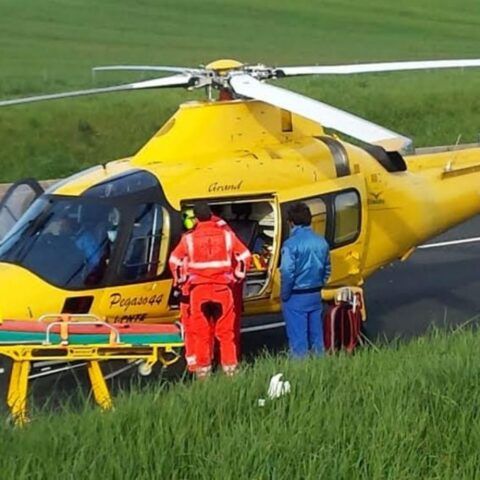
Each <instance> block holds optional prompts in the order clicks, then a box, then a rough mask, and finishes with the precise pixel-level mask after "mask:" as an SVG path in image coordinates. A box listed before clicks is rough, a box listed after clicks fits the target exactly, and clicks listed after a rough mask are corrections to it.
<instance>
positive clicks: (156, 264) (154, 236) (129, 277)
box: [118, 203, 169, 282]
mask: <svg viewBox="0 0 480 480" xmlns="http://www.w3.org/2000/svg"><path fill="white" fill-rule="evenodd" d="M168 224H169V222H168V212H167V211H166V210H165V208H164V207H162V205H160V204H158V203H144V204H141V205H138V206H137V207H136V212H135V217H134V221H133V226H132V230H131V233H130V238H129V240H128V244H127V248H126V250H125V254H124V257H123V260H122V262H121V265H120V271H119V274H118V278H119V280H120V281H122V282H139V281H145V280H151V279H153V278H155V277H157V276H158V275H161V274H162V273H163V270H164V268H165V264H166V261H165V260H166V259H165V258H163V257H164V256H165V255H166V253H165V252H166V249H165V248H161V247H162V245H163V247H165V242H166V240H165V239H166V237H167V236H168V235H167V233H168V232H167V230H168Z"/></svg>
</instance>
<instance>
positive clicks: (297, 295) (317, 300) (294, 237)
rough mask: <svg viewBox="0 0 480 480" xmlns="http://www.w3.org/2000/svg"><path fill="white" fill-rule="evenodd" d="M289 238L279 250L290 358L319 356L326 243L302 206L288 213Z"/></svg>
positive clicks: (327, 262) (327, 263)
mask: <svg viewBox="0 0 480 480" xmlns="http://www.w3.org/2000/svg"><path fill="white" fill-rule="evenodd" d="M288 222H289V224H290V226H291V233H290V237H289V238H288V239H287V240H286V241H285V243H284V244H283V247H282V261H281V265H280V272H281V300H282V311H283V316H284V319H285V325H286V330H287V337H288V343H289V347H290V351H291V353H292V355H293V356H294V357H297V358H301V357H304V356H306V355H307V353H308V352H309V351H312V352H313V353H315V354H322V353H323V324H322V313H323V307H322V299H321V289H322V287H323V286H324V285H325V283H326V282H327V280H328V278H329V277H330V271H331V267H330V249H329V246H328V243H327V241H326V240H325V238H324V237H323V236H321V235H317V234H316V233H314V232H313V230H312V228H311V226H310V225H311V222H312V214H311V212H310V209H309V208H308V206H307V205H306V204H305V203H302V202H299V203H295V204H294V205H293V206H292V207H291V208H290V210H289V212H288Z"/></svg>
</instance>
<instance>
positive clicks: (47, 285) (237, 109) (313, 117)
mask: <svg viewBox="0 0 480 480" xmlns="http://www.w3.org/2000/svg"><path fill="white" fill-rule="evenodd" d="M479 66H480V60H476V59H472V60H440V61H422V62H394V63H373V64H356V65H339V66H312V67H310V66H306V67H267V66H264V65H245V64H242V63H239V62H237V61H234V60H219V61H216V62H213V63H211V64H209V65H207V66H206V67H204V68H183V67H162V66H123V65H117V66H110V67H97V68H96V69H95V71H102V70H133V71H135V70H138V71H158V72H162V74H164V73H172V74H173V75H170V76H166V77H165V76H164V77H160V78H156V79H153V80H147V81H140V82H135V83H130V84H124V85H119V86H113V87H105V88H95V89H90V90H81V91H76V92H69V93H61V94H52V95H42V96H36V97H29V98H23V99H13V100H6V101H0V107H7V106H14V105H18V104H22V103H29V102H36V101H43V100H53V99H61V98H69V97H74V96H81V95H92V94H102V93H111V92H120V91H132V90H140V89H157V88H173V87H184V88H188V89H196V88H205V89H206V90H207V93H208V98H207V99H206V100H205V101H194V102H187V103H184V104H182V105H181V106H180V107H179V109H178V111H177V112H176V113H175V114H174V115H173V117H172V118H170V119H169V120H168V121H167V122H166V123H165V124H164V125H163V126H162V128H161V129H160V130H159V131H158V132H157V133H156V134H155V135H154V136H153V137H152V138H151V139H150V140H149V141H148V142H147V143H146V144H145V145H144V146H143V147H142V148H141V149H140V150H139V151H138V153H136V154H135V155H134V156H132V157H130V158H125V159H121V160H117V161H113V162H110V163H107V164H105V165H101V166H96V167H93V168H90V169H88V170H85V171H82V172H80V173H78V174H76V175H73V176H72V177H70V178H67V179H65V180H63V181H60V182H58V183H56V184H54V185H53V186H52V187H50V188H49V189H48V190H47V191H45V192H44V193H42V194H41V195H39V196H38V198H36V200H35V201H34V202H33V203H32V204H31V205H30V206H29V207H28V209H27V210H26V211H25V212H24V213H23V215H21V216H20V218H19V219H18V221H17V222H16V223H15V225H14V226H13V227H12V228H11V229H10V230H9V231H8V233H7V234H6V235H5V236H4V238H3V240H2V241H1V243H0V316H1V317H3V318H9V319H25V320H31V319H35V318H38V317H39V316H41V315H43V314H46V313H72V314H87V313H91V314H95V315H97V316H99V317H101V318H103V319H106V320H107V321H109V322H146V323H152V322H173V321H175V320H176V319H177V317H178V305H177V304H176V300H175V298H174V296H173V295H172V279H171V275H170V273H169V270H168V265H167V262H168V257H169V253H170V251H171V250H172V248H173V247H174V246H175V245H176V243H177V242H178V240H179V238H180V236H181V234H182V231H183V228H184V227H183V218H182V215H184V214H185V212H188V209H189V207H191V205H192V202H193V201H194V200H197V199H206V200H207V201H208V202H209V203H210V205H211V206H212V208H213V210H214V212H215V213H216V214H217V215H219V216H221V217H222V218H224V219H225V220H226V221H227V222H228V223H229V224H230V226H231V227H232V228H233V229H234V230H235V231H236V232H237V234H238V236H239V237H240V238H241V239H242V241H243V242H244V243H245V244H246V245H247V246H248V247H249V248H250V250H251V251H252V252H253V254H254V262H253V266H252V269H251V270H250V271H249V272H248V275H247V279H246V283H245V290H244V299H245V314H244V320H243V322H244V325H243V326H244V329H245V330H247V331H248V330H250V331H255V329H259V330H260V329H268V328H274V327H277V326H279V325H280V324H281V322H280V319H279V317H278V315H277V314H278V312H279V311H280V299H279V283H280V279H279V270H278V267H279V260H280V259H279V256H280V247H281V245H282V242H283V241H284V240H285V239H286V238H287V237H288V234H289V227H288V224H287V221H286V211H287V209H288V208H289V205H291V204H292V202H296V201H304V202H306V203H307V204H308V205H309V207H310V209H311V211H312V214H313V222H312V226H313V229H314V230H315V231H316V232H318V233H320V234H322V235H325V237H326V238H327V240H328V242H329V244H330V246H331V249H332V250H331V255H332V265H333V271H332V276H331V279H330V281H329V283H328V285H327V288H325V289H324V291H323V296H324V298H325V300H326V301H331V300H332V299H334V298H335V296H336V293H337V292H338V290H339V289H341V288H344V287H351V288H352V289H354V291H356V292H359V293H360V294H361V291H362V290H361V288H362V285H363V283H364V281H365V279H366V278H367V277H368V276H369V275H371V274H372V273H373V272H375V271H376V270H378V269H379V268H381V267H382V266H384V265H386V264H388V263H390V262H392V261H393V260H396V259H402V260H405V259H406V258H407V257H408V256H409V255H410V254H411V253H412V252H413V251H414V249H415V247H416V246H418V245H420V244H422V243H424V242H425V241H426V240H428V239H429V238H431V237H434V236H436V235H438V234H439V233H440V232H442V231H444V230H446V229H449V228H451V227H452V226H454V225H456V224H458V223H460V222H462V221H464V220H466V219H468V218H469V217H471V216H473V215H476V214H478V213H479V212H480V188H479V186H478V185H479V180H480V147H478V148H466V149H463V150H458V151H447V150H446V151H439V152H436V153H430V154H417V155H416V154H414V153H412V147H411V141H410V139H408V138H406V137H405V136H403V135H400V134H398V133H396V132H393V131H390V130H387V129H386V128H384V127H381V126H379V125H375V124H373V123H371V122H369V121H367V120H364V119H361V118H359V117H357V116H355V115H353V114H351V113H347V112H345V111H342V110H339V109H337V108H335V107H332V106H329V105H327V104H325V103H322V102H319V101H317V100H313V99H311V98H307V97H305V96H302V95H299V94H297V93H293V92H291V91H289V90H285V89H283V88H280V87H278V86H274V85H271V84H269V83H267V81H268V80H271V79H281V78H283V77H290V76H299V75H337V74H341V75H343V74H361V73H368V72H384V71H399V70H419V69H431V68H455V67H460V68H465V67H479ZM214 90H218V91H219V95H218V98H217V99H214V98H213V91H214ZM325 128H329V129H334V130H336V131H338V132H341V133H344V134H346V135H348V136H350V137H352V138H355V139H356V140H358V141H359V142H360V145H353V144H351V143H348V142H346V141H344V140H342V139H340V138H339V137H338V136H337V135H334V134H329V133H327V132H326V131H325ZM27 203H28V202H27ZM9 210H10V209H9ZM7 213H8V212H7ZM7 213H5V212H4V211H0V216H1V215H4V214H5V215H6V214H7ZM9 213H10V214H11V212H9ZM362 304H363V305H364V302H362ZM362 308H364V307H362ZM363 313H364V314H365V310H364V312H363Z"/></svg>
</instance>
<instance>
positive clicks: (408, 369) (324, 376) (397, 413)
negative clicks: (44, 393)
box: [0, 332, 480, 480]
mask: <svg viewBox="0 0 480 480" xmlns="http://www.w3.org/2000/svg"><path fill="white" fill-rule="evenodd" d="M479 340H480V337H479V335H478V334H475V333H472V332H461V333H455V334H452V335H450V336H448V335H446V334H435V335H433V336H431V337H430V338H422V339H418V340H415V341H413V342H412V343H410V344H408V345H402V346H397V347H394V348H386V349H382V350H380V351H374V350H365V351H362V352H359V353H358V355H355V356H354V357H348V356H342V355H341V356H336V357H327V358H320V359H309V360H306V361H291V360H289V359H288V358H286V357H282V356H280V357H268V358H264V359H261V360H258V361H257V362H255V364H253V365H248V366H245V367H244V369H243V371H242V372H241V373H240V374H239V375H238V376H237V377H236V378H234V379H227V378H223V377H221V376H215V377H214V378H212V379H210V380H209V381H208V382H205V383H181V384H178V385H176V386H175V387H174V388H165V386H164V387H161V386H159V385H151V386H150V387H149V388H148V389H147V391H143V392H140V391H134V392H130V393H128V394H127V393H124V394H123V395H120V397H119V398H118V397H117V399H116V405H117V408H116V410H115V411H114V412H111V413H101V412H100V411H98V410H97V409H94V408H92V407H91V406H86V407H85V408H84V410H83V411H80V412H79V411H78V410H77V411H75V410H74V409H73V408H72V407H65V409H64V411H62V412H61V413H58V414H53V413H52V414H45V413H37V414H36V415H35V417H34V419H33V422H32V423H31V424H30V425H29V426H28V427H27V428H26V429H24V430H17V429H12V428H7V427H3V429H2V434H1V436H0V446H1V447H0V448H1V450H0V451H1V453H2V455H1V457H0V458H1V460H0V472H1V478H2V480H7V479H10V478H12V479H13V478H15V479H16V480H20V479H23V478H30V479H36V478H38V479H47V478H48V479H56V478H65V479H67V478H68V479H70V478H72V479H76V480H77V479H84V478H85V479H93V478H99V479H104V480H107V479H160V478H168V479H171V478H179V479H197V478H199V479H204V478H205V479H207V478H209V479H217V478H219V479H220V478H221V479H225V480H226V479H263V478H269V479H284V478H285V479H287V478H295V479H296V478H312V479H318V478H325V479H343V478H365V479H367V478H368V479H377V478H378V479H380V478H381V479H384V478H391V479H403V478H405V479H407V478H422V479H425V478H438V479H440V478H441V479H450V478H452V479H453V478H455V479H460V478H466V479H474V478H478V471H479V466H480V453H479V447H480V424H479V421H480V413H479V399H480V395H479V385H478V382H479V378H480V376H479V374H480V353H479V348H478V345H479ZM277 372H283V373H284V375H285V377H286V378H287V379H288V380H290V382H291V384H292V392H291V394H290V395H288V396H286V397H283V398H280V399H277V400H274V401H267V404H266V406H265V407H264V408H261V407H259V406H258V405H257V399H258V398H259V397H265V395H266V389H267V383H268V380H269V378H270V376H271V375H272V374H274V373H277Z"/></svg>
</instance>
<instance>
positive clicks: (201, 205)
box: [193, 200, 212, 222]
mask: <svg viewBox="0 0 480 480" xmlns="http://www.w3.org/2000/svg"><path fill="white" fill-rule="evenodd" d="M193 213H194V214H195V217H196V218H197V220H198V221H199V222H206V221H207V220H210V218H212V209H211V208H210V206H209V205H208V203H207V202H205V200H200V201H198V202H195V204H194V205H193Z"/></svg>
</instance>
